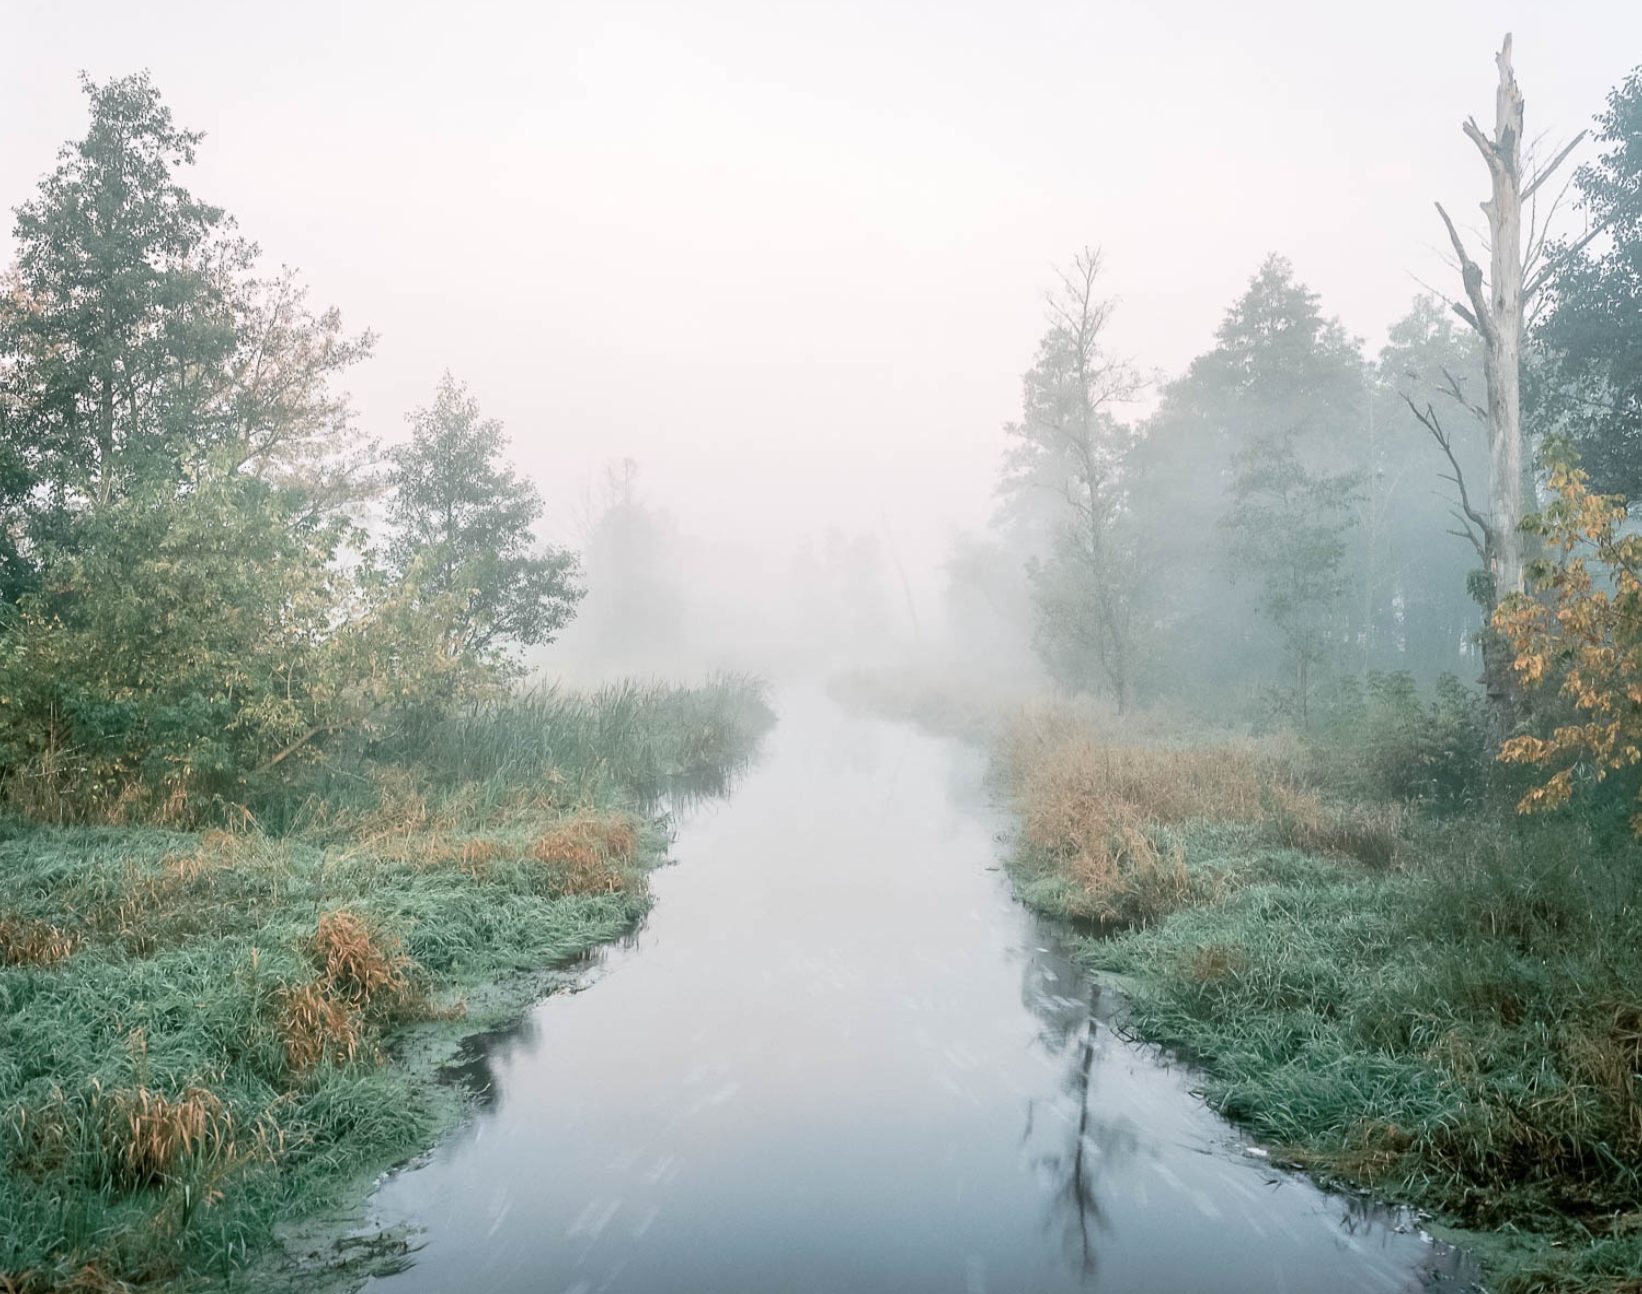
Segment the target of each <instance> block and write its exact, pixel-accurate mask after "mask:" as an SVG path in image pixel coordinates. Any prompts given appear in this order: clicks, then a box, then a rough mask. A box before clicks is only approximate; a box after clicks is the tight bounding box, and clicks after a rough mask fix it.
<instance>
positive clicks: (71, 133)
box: [0, 0, 1642, 565]
mask: <svg viewBox="0 0 1642 1294" xmlns="http://www.w3.org/2000/svg"><path fill="white" fill-rule="evenodd" d="M1507 29H1509V30H1512V31H1514V32H1515V36H1516V65H1517V73H1518V77H1519V80H1520V82H1521V84H1522V87H1523V91H1524V93H1525V95H1526V98H1527V111H1528V123H1529V130H1530V134H1537V133H1539V132H1546V134H1547V137H1548V139H1549V141H1550V142H1551V143H1552V144H1555V143H1559V142H1561V141H1563V140H1565V139H1567V138H1570V137H1571V136H1572V135H1573V134H1575V133H1576V132H1577V131H1579V130H1580V129H1582V128H1584V127H1585V126H1587V125H1588V124H1589V122H1590V118H1591V117H1592V115H1593V114H1594V113H1596V112H1597V111H1598V110H1599V109H1600V108H1601V107H1602V105H1603V101H1604V97H1605V95H1606V94H1607V92H1608V90H1609V89H1610V88H1612V87H1613V86H1614V85H1615V84H1617V83H1618V82H1619V81H1620V80H1621V79H1622V77H1623V76H1624V75H1625V73H1626V72H1627V71H1628V70H1629V69H1631V68H1632V67H1634V66H1636V65H1637V64H1639V63H1642V4H1637V3H1634V0H1625V2H1622V0H1607V2H1597V0H1564V2H1563V3H1559V4H1555V5H1551V4H1546V3H1543V2H1540V3H1501V2H1495V3H1480V2H1475V0H1422V2H1421V3H1410V2H1408V0H1392V2H1391V3H1384V4H1380V5H1377V6H1355V5H1354V6H1342V5H1330V4H1319V3H1316V2H1315V0H1309V2H1307V3H1283V2H1279V0H1263V2H1259V3H1247V2H1245V3H1238V4H1226V3H1223V2H1220V3H1199V2H1195V0H1194V2H1193V3H1174V4H1151V5H1143V4H1138V3H1125V2H1119V0H1107V2H1105V3H1101V2H1098V0H1084V2H1082V3H1071V2H1067V0H1056V2H1055V3H1046V2H1045V3H1020V2H1017V3H1009V4H1004V3H1000V2H996V0H990V2H988V3H977V2H976V0H944V2H942V3H934V2H933V0H930V2H922V0H920V2H916V3H913V2H902V3H877V4H868V3H862V2H861V0H830V2H828V3H824V4H803V5H799V4H782V3H779V2H777V0H747V2H745V3H742V2H737V0H712V2H701V0H692V2H689V3H644V2H640V0H614V2H607V3H601V4H581V5H571V4H564V3H556V2H555V0H539V2H536V3H529V4H524V3H515V4H500V3H485V2H484V0H468V2H467V3H462V4H453V3H442V4H423V3H403V2H396V3H392V4H388V3H377V4H360V3H348V2H347V0H330V2H327V3H324V4H319V3H312V2H311V0H291V2H287V3H282V4H279V5H256V6H251V5H229V4H223V3H221V2H220V0H211V2H209V3H206V2H199V3H182V2H152V3H141V2H133V0H126V2H122V3H116V2H111V0H84V2H82V3H78V4H75V5H72V6H70V5H62V4H57V3H51V4H46V3H37V2H36V0H3V2H0V48H4V49H5V50H6V53H7V57H6V58H5V65H6V68H7V74H6V77H5V78H4V79H3V80H0V121H4V123H5V126H4V129H3V130H0V205H3V206H4V207H6V208H8V209H9V208H10V207H13V206H15V205H16V204H17V203H18V202H20V201H22V200H24V199H25V198H27V197H28V196H29V195H30V194H31V192H32V190H33V188H34V185H35V184H36V182H37V181H38V179H39V178H40V176H41V175H43V174H44V173H45V172H46V171H48V170H49V169H50V168H51V167H52V165H53V164H54V155H55V150H56V148H57V147H58V145H59V144H60V143H61V142H62V141H64V140H66V139H69V138H72V137H77V136H78V135H80V134H81V133H83V130H84V125H85V112H84V101H83V98H82V96H81V94H80V92H79V89H78V86H77V83H76V80H75V74H76V72H77V71H78V70H79V69H81V68H84V69H86V70H87V71H89V72H90V73H91V74H92V76H93V77H95V78H97V79H102V78H106V77H109V76H114V75H119V74H121V73H124V72H128V71H133V70H137V69H141V68H145V67H146V68H148V69H149V70H150V71H151V72H152V74H153V76H154V79H155V81H156V83H157V85H158V86H159V88H160V89H161V91H162V93H163V94H164V96H165V98H166V100H167V102H168V103H169V104H170V105H171V107H172V109H173V111H174V113H175V115H176V117H177V119H178V121H179V122H180V123H182V124H183V125H186V126H188V127H191V128H194V129H198V130H203V131H205V132H206V133H207V139H206V142H205V144H204V146H203V150H202V158H201V162H202V164H201V166H200V167H199V168H198V169H197V171H196V172H195V174H194V175H193V177H192V180H191V184H192V187H193V188H194V191H195V192H196V193H197V194H198V195H200V196H201V197H203V198H205V199H207V200H209V201H213V202H217V203H219V204H221V205H223V206H225V207H226V208H228V210H229V211H231V212H232V213H233V214H234V215H235V216H237V218H238V219H239V222H240V226H241V229H242V231H243V232H244V233H245V234H247V235H248V236H250V237H252V238H254V239H255V240H257V241H258V242H259V243H260V244H261V245H262V247H263V250H264V253H265V256H266V260H267V264H268V265H269V266H274V265H277V264H279V263H282V262H283V263H288V264H291V265H293V266H296V267H298V268H299V269H300V270H301V272H302V275H303V277H304V279H305V281H306V282H307V283H308V284H309V285H310V287H311V289H312V293H313V297H314V299H315V301H316V302H318V303H334V304H336V305H337V306H339V307H341V309H342V311H343V313H344V317H345V318H346V320H347V321H348V323H349V324H350V325H351V326H353V327H355V328H363V327H366V326H368V327H370V328H372V329H374V330H375V331H377V332H378V333H379V334H380V337H381V341H380V345H379V348H378V352H377V355H376V357H375V358H374V359H373V360H371V361H370V362H369V363H368V364H367V365H365V366H364V367H362V368H361V369H359V370H356V372H355V373H354V374H353V375H352V378H351V381H350V384H349V385H350V388H351V390H352V391H353V394H354V397H355V402H356V404H357V406H358V409H359V413H360V419H361V423H362V425H363V427H364V428H365V429H366V430H367V431H369V432H370V433H372V434H375V435H378V436H382V437H384V438H389V439H392V438H396V437H399V436H401V435H402V434H403V425H404V424H403V414H404V412H405V411H406V410H407V409H408V408H409V407H410V406H412V405H413V404H417V403H421V402H424V401H426V400H427V399H428V398H429V397H430V396H431V393H432V391H433V388H434V384H435V382H436V381H437V379H438V376H439V374H440V372H441V371H442V370H443V369H445V368H447V367H448V368H450V369H451V370H452V371H453V372H455V374H456V375H457V376H458V377H460V378H462V379H464V380H466V381H467V382H468V383H469V384H470V385H471V387H472V388H473V391H474V393H475V394H476V395H477V396H478V398H479V400H480V401H481V403H482V405H483V407H484V408H485V410H486V412H488V413H490V414H493V415H495V416H497V417H499V418H501V419H502V420H503V421H504V422H505V423H506V424H507V427H508V430H509V432H510V434H511V435H512V437H513V440H514V446H515V457H516V458H517V460H518V461H519V462H520V464H521V465H522V466H523V467H524V468H525V469H526V470H527V471H528V472H530V474H531V475H533V476H534V477H535V478H536V479H537V480H538V482H539V483H540V485H541V486H542V488H543V491H544V493H545V494H546V496H547V498H548V502H549V507H550V510H551V514H552V515H551V519H550V525H549V527H548V529H549V531H550V532H551V533H554V534H556V535H558V536H559V537H562V538H570V537H572V535H573V520H572V513H573V511H574V510H575V509H576V508H577V507H578V506H579V503H580V500H581V498H582V496H583V493H584V491H585V490H586V488H587V483H588V481H589V480H590V479H591V478H593V477H594V476H596V475H597V474H598V473H600V472H601V471H602V466H603V464H604V463H606V462H607V461H610V460H613V459H617V458H620V457H622V456H624V455H626V456H631V457H632V458H634V459H636V460H637V461H638V462H639V464H640V466H641V472H642V475H641V485H642V486H643V489H644V492H645V493H646V494H647V495H648V496H649V497H650V498H651V499H652V500H654V501H656V502H658V503H661V504H663V505H664V506H666V507H667V508H668V509H669V510H671V511H672V512H673V513H674V514H675V516H676V517H677V518H678V521H679V523H680V525H681V527H682V528H683V529H685V530H686V531H691V532H695V533H698V534H701V535H704V536H706V537H709V538H713V539H724V538H731V537H748V538H754V539H756V540H757V541H758V543H759V544H760V545H761V546H764V547H766V548H769V549H772V550H773V549H777V548H779V549H785V547H786V546H788V545H789V544H791V543H793V542H795V541H796V540H797V539H798V538H799V537H801V536H802V535H805V534H812V533H818V532H819V531H820V530H821V528H822V527H824V526H826V525H829V524H830V525H837V526H840V527H841V528H843V529H845V530H847V531H873V532H876V533H878V534H880V536H881V537H882V538H884V539H885V540H886V541H888V542H889V543H890V544H891V545H892V546H893V547H894V548H895V549H896V550H897V551H898V552H899V553H901V554H902V555H903V556H904V558H905V560H906V561H907V562H908V564H909V565H913V564H918V565H927V564H928V563H932V562H934V561H936V560H938V559H939V558H940V557H941V555H942V554H943V553H944V551H945V549H946V546H947V543H948V541H949V539H950V536H951V534H952V533H953V531H954V530H955V529H956V528H958V527H973V526H977V525H979V524H981V523H983V522H984V520H985V518H986V516H987V514H988V512H989V511H990V507H991V501H990V497H989V495H990V489H991V485H992V481H993V478H994V476H995V472H996V466H997V460H998V455H999V453H1000V451H1001V448H1002V437H1001V433H1000V426H1001V424H1002V423H1003V422H1005V421H1006V420H1008V419H1010V418H1011V417H1013V416H1014V415H1015V412H1016V405H1017V401H1018V394H1019V379H1020V374H1021V372H1022V371H1023V370H1024V369H1025V368H1026V367H1027V366H1028V365H1029V363H1030V362H1031V358H1032V352H1033V348H1034V345H1035V343H1036V340H1037V337H1038V335H1039V334H1040V332H1041V331H1042V294H1043V291H1044V289H1045V288H1046V287H1047V286H1048V285H1049V283H1050V281H1051V275H1052V269H1053V267H1054V266H1055V265H1056V264H1059V263H1064V262H1065V261H1067V260H1069V259H1070V257H1071V256H1072V255H1073V254H1074V253H1075V252H1076V251H1077V249H1078V248H1079V247H1081V246H1082V245H1083V244H1084V243H1086V242H1087V243H1091V244H1095V245H1098V246H1100V247H1102V248H1103V249H1104V252H1105V257H1106V264H1107V277H1106V287H1107V290H1108V292H1109V293H1110V294H1112V295H1114V296H1116V297H1118V298H1120V299H1121V306H1120V308H1119V310H1118V313H1117V315H1116V317H1115V320H1114V323H1113V327H1112V339H1113V342H1114V345H1115V346H1116V347H1117V348H1118V349H1120V350H1122V351H1124V352H1126V353H1127V354H1128V355H1130V356H1131V357H1132V358H1133V359H1135V360H1136V361H1137V362H1139V363H1140V364H1142V365H1143V366H1145V367H1147V368H1158V369H1162V370H1166V371H1169V372H1175V371H1178V370H1179V369H1180V368H1181V367H1183V366H1184V364H1185V363H1186V362H1187V361H1189V360H1190V359H1191V357H1192V356H1193V355H1195V354H1197V353H1199V352H1200V351H1202V350H1204V349H1206V348H1207V347H1208V345H1209V344H1210V342H1211V339H1212V333H1213V330H1214V328H1215V326H1216V325H1217V323H1218V322H1219V320H1220V317H1221V314H1222V312H1223V311H1224V309H1225V308H1226V306H1227V305H1228V304H1229V303H1230V302H1231V301H1232V299H1233V298H1234V297H1235V296H1236V295H1237V294H1238V293H1239V292H1240V291H1241V290H1242V288H1243V286H1244V285H1245V283H1246V281H1247V279H1248V277H1249V276H1250V275H1251V274H1252V273H1253V272H1254V270H1255V268H1256V266H1257V265H1258V263H1259V262H1260V260H1261V259H1262V257H1263V256H1264V255H1265V254H1266V253H1268V252H1270V251H1279V252H1282V253H1284V254H1285V255H1287V256H1289V257H1290V258H1291V259H1292V260H1293V262H1294V264H1295V267H1296V269H1297V272H1298V273H1299V275H1300V277H1301V278H1302V279H1304V280H1305V281H1306V282H1307V283H1309V284H1310V285H1311V286H1312V287H1313V288H1314V289H1316V290H1317V291H1318V292H1320V293H1321V294H1322V297H1323V302H1324V305H1325V308H1326V309H1327V310H1329V311H1330V312H1333V313H1337V314H1338V315H1339V316H1340V317H1341V318H1342V320H1343V321H1344V323H1345V324H1346V326H1347V328H1348V329H1350V330H1351V331H1352V332H1354V333H1357V334H1359V335H1362V336H1364V337H1366V338H1368V339H1369V340H1370V341H1371V342H1374V343H1377V341H1378V339H1379V338H1380V336H1381V335H1382V334H1383V331H1384V329H1385V327H1386V325H1387V324H1388V323H1389V322H1391V321H1392V320H1393V319H1394V318H1396V317H1397V316H1398V315H1399V314H1401V313H1402V311H1403V310H1404V309H1406V307H1407V304H1408V302H1409V300H1410V298H1411V297H1412V296H1413V294H1414V292H1415V291H1416V284H1415V281H1414V279H1415V277H1418V278H1422V279H1425V280H1427V281H1431V282H1436V283H1439V284H1442V285H1443V286H1447V284H1448V279H1449V272H1448V271H1447V270H1446V269H1445V268H1444V265H1443V262H1442V260H1441V259H1440V257H1439V247H1438V243H1439V240H1440V239H1441V228H1440V225H1438V223H1437V220H1436V216H1435V213H1434V212H1433V210H1432V206H1431V203H1432V200H1433V199H1442V200H1443V201H1444V202H1445V204H1446V205H1447V206H1448V207H1449V210H1450V211H1453V212H1455V213H1456V214H1457V215H1459V214H1460V213H1464V216H1463V217H1462V218H1463V219H1467V220H1468V221H1469V223H1471V224H1472V225H1473V226H1474V225H1475V224H1476V223H1477V220H1478V219H1479V217H1477V215H1476V208H1475V203H1476V201H1478V200H1480V199H1481V198H1482V197H1484V196H1486V174H1485V171H1484V169H1483V166H1482V163H1481V161H1480V160H1479V158H1478V157H1477V155H1476V153H1475V151H1474V149H1473V148H1472V146H1471V144H1470V143H1469V142H1468V141H1467V140H1466V139H1465V138H1464V137H1463V136H1462V134H1461V133H1460V129H1459V125H1460V121H1461V120H1462V119H1463V118H1464V117H1465V116H1466V115H1467V114H1475V115H1476V116H1478V117H1479V119H1481V120H1483V121H1484V123H1485V124H1487V123H1489V122H1491V118H1492V111H1493V88H1494V83H1495V72H1494V65H1493V53H1494V51H1495V50H1496V49H1497V47H1498V44H1499V39H1500V36H1501V34H1502V33H1503V32H1504V31H1506V30H1507ZM9 227H10V221H9V217H8V218H7V219H6V221H5V230H4V234H3V235H0V256H5V257H7V258H9Z"/></svg>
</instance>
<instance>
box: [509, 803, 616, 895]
mask: <svg viewBox="0 0 1642 1294" xmlns="http://www.w3.org/2000/svg"><path fill="white" fill-rule="evenodd" d="M638 849H639V833H638V830H637V829H636V828H635V827H634V825H633V822H632V819H630V818H628V817H627V816H625V815H624V814H619V813H577V814H572V815H571V816H569V817H567V818H564V819H562V820H561V821H559V822H557V823H555V824H554V825H553V826H551V827H549V828H548V829H547V830H546V831H544V832H542V834H541V835H539V836H538V837H537V838H536V841H535V843H534V844H533V845H532V846H531V848H530V854H531V857H533V858H535V859H536V860H537V861H538V862H540V863H544V864H546V865H547V867H548V868H549V869H551V871H552V872H553V874H554V877H555V880H556V881H557V882H558V886H557V888H558V889H559V890H560V892H561V893H564V894H616V893H620V892H622V891H625V890H629V889H631V888H633V885H634V884H635V880H634V874H633V869H632V863H633V859H634V857H635V856H636V855H637V853H638Z"/></svg>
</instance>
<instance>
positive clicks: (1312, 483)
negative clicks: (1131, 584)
mask: <svg viewBox="0 0 1642 1294" xmlns="http://www.w3.org/2000/svg"><path fill="white" fill-rule="evenodd" d="M1235 465H1236V476H1235V477H1234V478H1233V479H1232V484H1231V499H1232V505H1231V510H1230V511H1229V512H1228V513H1227V514H1226V517H1225V519H1224V521H1223V522H1222V525H1223V526H1224V527H1225V530H1226V533H1227V539H1228V543H1227V556H1228V557H1229V558H1230V559H1231V562H1232V569H1231V573H1232V577H1233V579H1237V580H1245V579H1247V580H1252V581H1253V582H1254V583H1255V585H1256V587H1257V588H1258V590H1259V593H1258V596H1257V600H1256V604H1257V606H1258V608H1259V610H1260V611H1261V613H1262V614H1263V615H1264V616H1265V617H1266V618H1267V619H1268V620H1270V622H1271V623H1272V625H1274V626H1275V627H1276V629H1277V631H1278V634H1279V636H1280V638H1281V641H1282V645H1283V651H1284V655H1285V657H1286V659H1287V665H1288V672H1289V683H1288V686H1287V687H1285V688H1281V689H1279V698H1280V700H1281V702H1282V708H1283V709H1285V710H1287V711H1288V712H1289V713H1291V714H1292V715H1293V717H1294V718H1295V719H1296V720H1298V722H1299V724H1300V726H1301V727H1302V728H1304V727H1306V726H1307V725H1308V723H1309V722H1310V717H1311V698H1312V693H1313V690H1314V688H1315V687H1316V684H1317V680H1318V677H1319V675H1320V673H1321V672H1322V670H1323V669H1324V667H1326V666H1327V665H1328V664H1329V663H1330V661H1331V659H1332V658H1333V657H1334V656H1335V655H1337V654H1338V653H1339V651H1340V649H1341V648H1342V646H1343V644H1344V635H1342V634H1341V632H1340V625H1339V620H1338V617H1337V615H1336V614H1335V608H1336V606H1337V604H1338V603H1339V602H1340V600H1341V597H1342V595H1343V594H1344V593H1345V580H1344V578H1343V572H1342V567H1343V565H1344V562H1345V557H1346V533H1347V531H1348V530H1349V529H1350V527H1351V524H1352V521H1353V515H1352V514H1353V505H1354V504H1355V502H1356V490H1357V487H1358V485H1359V483H1360V477H1359V476H1358V475H1357V474H1355V473H1349V472H1348V473H1329V472H1322V471H1317V470H1314V469H1311V468H1308V467H1307V466H1306V465H1305V463H1304V462H1303V461H1302V459H1301V457H1300V454H1299V453H1298V451H1297V449H1296V446H1295V437H1294V434H1293V433H1288V434H1284V435H1276V436H1270V437H1263V438H1260V439H1257V440H1255V441H1254V442H1253V443H1251V444H1250V445H1249V446H1248V447H1247V448H1245V449H1243V450H1242V451H1240V452H1239V453H1238V455H1237V457H1236V459H1235Z"/></svg>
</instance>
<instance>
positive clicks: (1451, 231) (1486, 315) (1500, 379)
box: [1437, 35, 1527, 605]
mask: <svg viewBox="0 0 1642 1294" xmlns="http://www.w3.org/2000/svg"><path fill="white" fill-rule="evenodd" d="M1495 62H1496V63H1497V64H1498V65H1499V88H1498V90H1497V91H1496V92H1495V95H1494V134H1493V137H1492V138H1490V137H1489V136H1487V135H1485V134H1483V133H1482V129H1481V128H1480V127H1479V126H1478V125H1477V123H1476V121H1475V120H1474V119H1472V120H1468V121H1466V123H1465V126H1464V130H1465V133H1466V136H1467V137H1468V138H1469V139H1470V140H1471V142H1472V143H1474V144H1475V145H1476V146H1477V151H1478V152H1480V153H1481V154H1482V157H1483V161H1485V162H1486V163H1487V164H1488V174H1489V178H1490V180H1491V181H1492V184H1493V193H1492V194H1491V196H1490V197H1489V199H1488V201H1487V202H1484V203H1483V204H1482V210H1483V214H1484V215H1486V216H1487V217H1488V232H1489V244H1490V246H1489V267H1488V268H1489V273H1488V278H1487V280H1486V284H1485V282H1484V279H1483V273H1482V267H1481V266H1479V265H1478V264H1477V263H1476V262H1475V261H1473V260H1472V259H1471V256H1470V254H1469V253H1468V252H1467V251H1466V249H1465V243H1464V241H1463V240H1462V239H1461V238H1460V235H1459V231H1458V230H1457V229H1456V228H1455V227H1454V222H1453V221H1452V220H1450V219H1449V218H1448V213H1447V212H1446V211H1444V210H1443V207H1442V204H1441V203H1440V202H1439V203H1438V204H1437V213H1438V214H1439V215H1440V216H1441V217H1442V221H1443V224H1444V225H1445V226H1446V227H1447V229H1448V237H1449V240H1450V242H1452V243H1453V246H1454V254H1455V255H1456V256H1457V257H1458V258H1459V262H1460V278H1461V280H1462V281H1463V283H1464V285H1465V296H1466V301H1467V302H1468V303H1469V305H1468V306H1466V305H1461V304H1459V303H1456V304H1455V306H1454V310H1455V312H1456V313H1457V314H1458V315H1459V316H1460V318H1462V319H1464V320H1465V322H1466V323H1468V324H1470V325H1471V327H1472V328H1474V329H1475V330H1476V332H1477V334H1478V336H1480V337H1481V338H1482V343H1483V375H1484V378H1485V380H1486V382H1487V386H1488V515H1489V522H1490V524H1489V527H1488V541H1489V542H1488V559H1487V560H1488V574H1489V577H1490V578H1491V579H1492V581H1493V586H1494V588H1493V596H1492V599H1491V600H1492V602H1493V603H1494V604H1496V605H1497V604H1498V602H1499V601H1500V600H1501V599H1502V598H1504V597H1506V596H1508V595H1509V594H1512V593H1521V592H1522V591H1523V589H1524V571H1525V568H1526V564H1527V563H1526V560H1525V557H1524V550H1523V536H1522V512H1523V490H1522V398H1521V373H1522V318H1523V291H1522V127H1523V104H1522V91H1521V90H1520V89H1518V88H1517V79H1516V73H1515V72H1514V71H1513V70H1512V68H1511V37H1510V36H1509V35H1507V36H1506V37H1505V42H1504V44H1503V45H1502V46H1501V48H1500V52H1499V54H1498V55H1497V56H1496V58H1495Z"/></svg>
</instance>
